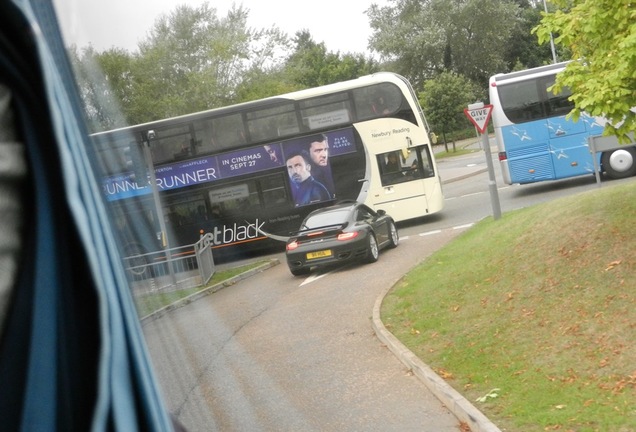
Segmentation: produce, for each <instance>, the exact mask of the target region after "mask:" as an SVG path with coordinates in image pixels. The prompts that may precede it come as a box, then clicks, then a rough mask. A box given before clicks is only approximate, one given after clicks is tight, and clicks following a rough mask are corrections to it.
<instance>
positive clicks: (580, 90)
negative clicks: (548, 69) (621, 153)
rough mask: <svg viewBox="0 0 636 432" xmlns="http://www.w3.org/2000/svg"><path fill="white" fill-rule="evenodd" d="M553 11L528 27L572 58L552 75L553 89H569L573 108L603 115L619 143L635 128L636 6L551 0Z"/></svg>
mask: <svg viewBox="0 0 636 432" xmlns="http://www.w3.org/2000/svg"><path fill="white" fill-rule="evenodd" d="M552 3H553V4H554V5H555V7H556V8H557V10H556V11H554V12H552V13H549V14H545V15H544V17H543V19H542V21H541V24H540V25H539V26H537V27H536V28H535V29H534V31H535V32H536V34H537V36H538V37H539V41H540V42H542V43H546V42H548V41H549V39H550V34H551V33H552V34H553V35H555V36H556V37H555V39H554V42H555V44H557V45H561V46H564V47H567V48H569V49H570V50H571V53H572V59H573V61H572V62H571V63H569V64H568V65H567V67H566V69H565V71H564V72H563V73H561V74H559V75H558V76H557V81H556V85H555V91H558V89H560V88H563V87H565V86H567V87H569V88H570V89H571V91H572V96H571V100H572V101H573V102H574V105H575V108H574V110H573V111H572V113H571V115H572V117H573V118H575V119H576V118H578V117H579V116H580V114H581V113H582V112H587V113H589V114H591V115H593V116H603V117H605V118H606V119H608V121H609V124H608V125H607V126H606V128H605V133H606V134H614V135H617V136H618V137H619V139H620V140H621V141H622V142H626V141H628V140H629V139H628V137H627V134H628V133H630V132H634V131H636V113H635V112H634V110H632V108H634V107H636V91H635V89H636V74H635V73H634V71H636V26H635V25H634V22H636V8H634V4H633V2H632V1H631V0H553V1H552Z"/></svg>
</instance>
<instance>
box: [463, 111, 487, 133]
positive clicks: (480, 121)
mask: <svg viewBox="0 0 636 432" xmlns="http://www.w3.org/2000/svg"><path fill="white" fill-rule="evenodd" d="M464 114H466V117H468V120H470V121H471V122H472V123H473V124H474V125H475V127H476V128H477V130H478V131H479V133H482V134H483V133H485V132H486V128H488V121H489V120H490V114H492V105H484V104H481V103H479V104H472V105H468V108H464Z"/></svg>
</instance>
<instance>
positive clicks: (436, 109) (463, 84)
mask: <svg viewBox="0 0 636 432" xmlns="http://www.w3.org/2000/svg"><path fill="white" fill-rule="evenodd" d="M478 94H479V91H478V89H477V87H476V86H475V85H474V84H473V83H472V82H471V81H470V80H469V79H468V78H466V77H464V76H461V75H458V74H456V73H454V72H443V73H441V74H439V75H438V76H436V77H435V78H433V79H430V80H428V81H426V83H425V84H424V91H423V92H421V93H420V94H419V99H420V103H421V104H422V108H423V109H424V112H425V114H426V118H427V120H428V122H429V124H430V125H431V128H432V130H433V131H435V132H436V133H438V134H440V133H441V134H442V135H443V137H444V141H446V134H447V133H448V132H450V131H454V130H458V129H462V128H464V127H465V126H466V122H467V120H466V117H465V116H464V108H466V107H467V106H468V104H469V103H473V102H475V100H477V98H478Z"/></svg>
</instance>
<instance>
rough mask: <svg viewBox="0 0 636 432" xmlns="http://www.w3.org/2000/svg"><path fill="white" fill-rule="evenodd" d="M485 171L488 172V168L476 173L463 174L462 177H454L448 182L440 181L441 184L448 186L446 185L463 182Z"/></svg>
mask: <svg viewBox="0 0 636 432" xmlns="http://www.w3.org/2000/svg"><path fill="white" fill-rule="evenodd" d="M487 171H488V168H482V169H478V170H476V171H471V172H469V173H467V174H463V175H460V176H456V177H451V178H449V179H448V180H442V184H448V183H452V182H456V181H459V180H465V179H467V178H469V177H472V176H474V175H477V174H481V173H485V172H487Z"/></svg>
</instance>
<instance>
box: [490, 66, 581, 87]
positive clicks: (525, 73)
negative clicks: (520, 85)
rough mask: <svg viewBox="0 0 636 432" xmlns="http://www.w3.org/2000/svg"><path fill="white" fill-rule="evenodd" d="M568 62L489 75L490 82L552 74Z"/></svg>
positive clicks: (520, 79) (519, 79)
mask: <svg viewBox="0 0 636 432" xmlns="http://www.w3.org/2000/svg"><path fill="white" fill-rule="evenodd" d="M568 63H569V62H561V63H554V64H549V65H546V66H539V67H536V68H532V69H525V70H522V71H515V72H510V73H505V74H497V75H494V76H492V77H490V83H491V84H492V83H499V82H503V81H506V82H508V81H522V80H523V79H524V78H527V77H529V76H543V75H552V74H554V73H555V71H556V72H559V71H561V70H562V69H563V68H565V66H566V65H567V64H568Z"/></svg>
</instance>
